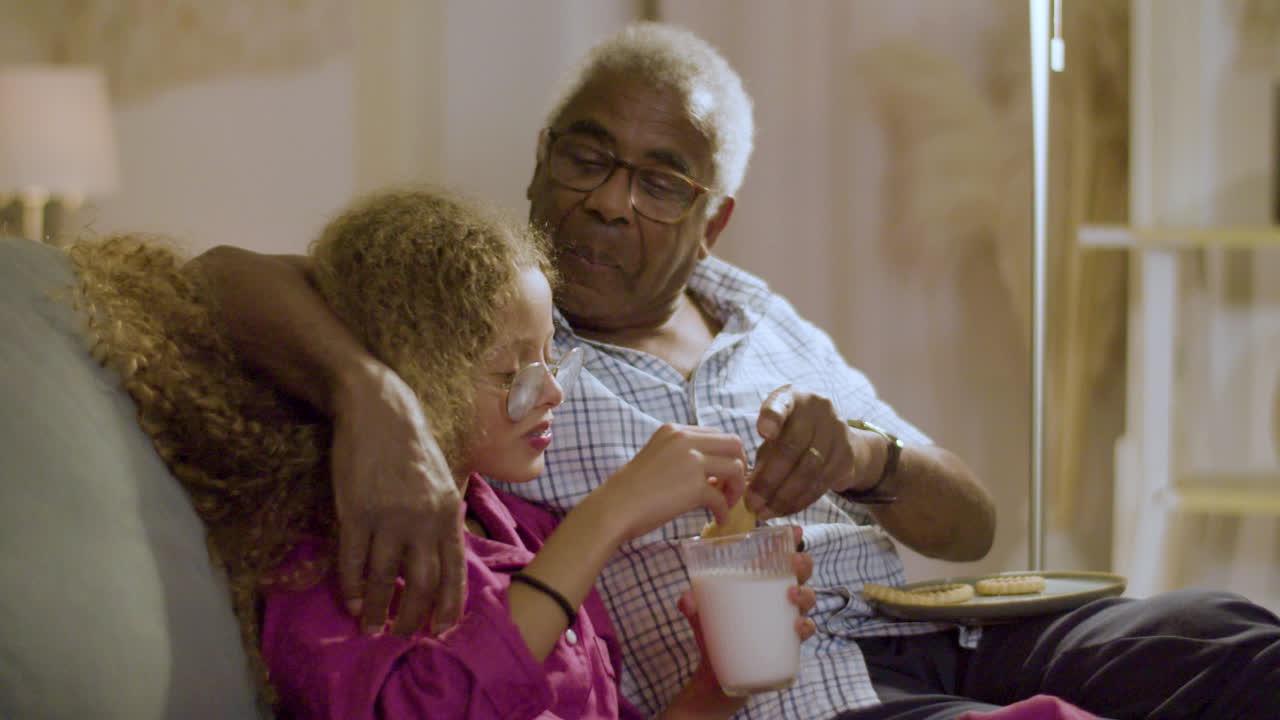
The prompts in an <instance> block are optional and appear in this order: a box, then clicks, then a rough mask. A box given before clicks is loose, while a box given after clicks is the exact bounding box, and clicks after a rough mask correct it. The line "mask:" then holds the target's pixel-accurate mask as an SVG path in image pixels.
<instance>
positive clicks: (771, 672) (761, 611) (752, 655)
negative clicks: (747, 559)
mask: <svg viewBox="0 0 1280 720" xmlns="http://www.w3.org/2000/svg"><path fill="white" fill-rule="evenodd" d="M690 581H691V583H692V585H693V594H694V599H695V600H696V601H697V603H698V617H699V620H700V621H701V623H702V630H703V635H704V637H705V639H706V643H707V652H708V653H709V654H710V655H711V667H712V669H713V670H715V673H716V679H717V680H719V681H720V686H721V688H723V689H724V691H725V693H726V694H729V695H749V694H751V693H755V692H762V691H766V690H779V689H781V688H785V687H787V686H789V685H791V683H792V681H793V680H795V675H796V671H797V669H798V668H799V664H800V636H799V635H797V634H796V631H795V621H796V618H797V617H798V615H797V613H796V608H795V606H794V605H792V604H791V603H790V602H789V601H788V600H787V588H789V587H791V586H792V585H794V584H795V582H796V579H795V576H794V575H761V574H759V573H756V572H752V571H749V570H748V571H743V570H703V571H700V572H695V573H691V575H690Z"/></svg>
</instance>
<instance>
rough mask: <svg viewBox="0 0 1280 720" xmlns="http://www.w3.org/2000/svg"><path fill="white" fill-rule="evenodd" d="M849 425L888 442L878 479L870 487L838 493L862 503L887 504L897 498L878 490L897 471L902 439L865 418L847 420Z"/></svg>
mask: <svg viewBox="0 0 1280 720" xmlns="http://www.w3.org/2000/svg"><path fill="white" fill-rule="evenodd" d="M847 422H848V424H849V427H851V428H853V429H854V430H867V431H869V432H873V433H875V434H877V435H879V436H880V437H882V438H884V439H885V442H887V443H888V449H887V451H886V454H885V457H884V470H883V471H882V472H881V473H880V479H879V480H876V481H875V483H874V484H872V485H871V487H868V488H863V489H862V490H847V491H845V492H842V493H840V494H841V495H842V496H843V497H845V498H846V499H848V500H852V501H853V502H856V503H859V504H862V505H888V504H889V503H891V502H893V501H895V500H897V499H898V498H897V496H895V495H885V494H883V493H882V492H881V491H880V488H882V487H884V484H885V481H887V480H888V479H889V478H891V477H893V476H894V474H895V473H896V472H898V459H899V458H901V457H902V448H903V447H905V446H904V445H903V444H902V441H901V440H899V439H898V438H897V436H896V435H894V434H893V433H891V432H889V431H888V430H885V429H884V428H882V427H880V426H879V425H873V424H872V423H869V422H867V421H866V420H849V421H847Z"/></svg>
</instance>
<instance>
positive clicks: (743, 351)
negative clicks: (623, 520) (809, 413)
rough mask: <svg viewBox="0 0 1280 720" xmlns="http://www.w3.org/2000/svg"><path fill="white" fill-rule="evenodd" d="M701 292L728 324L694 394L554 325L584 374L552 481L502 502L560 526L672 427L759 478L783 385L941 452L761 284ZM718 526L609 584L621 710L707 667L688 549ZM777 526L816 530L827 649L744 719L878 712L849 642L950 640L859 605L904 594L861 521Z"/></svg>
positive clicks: (810, 656) (623, 353)
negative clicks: (689, 613) (766, 428)
mask: <svg viewBox="0 0 1280 720" xmlns="http://www.w3.org/2000/svg"><path fill="white" fill-rule="evenodd" d="M689 287H690V290H691V291H692V292H693V293H694V294H696V295H697V296H698V297H699V298H700V299H701V300H703V301H704V302H705V304H706V306H707V307H708V308H712V309H713V310H712V311H713V312H715V313H718V315H719V317H720V320H721V321H722V322H723V324H724V328H723V330H722V331H721V332H720V334H719V335H718V336H717V337H716V338H715V340H714V342H713V343H712V344H711V347H710V348H709V349H708V350H707V352H706V354H705V355H704V356H703V358H702V361H701V363H700V364H699V366H698V368H697V370H696V371H695V372H694V374H693V377H692V379H691V380H686V379H685V378H683V377H681V375H680V374H679V373H678V372H676V371H675V370H674V369H673V368H671V367H670V366H669V365H668V364H667V363H666V362H664V361H662V360H660V359H658V358H656V357H654V356H652V355H649V354H647V353H644V352H640V351H636V350H630V349H626V348H619V347H615V346H611V345H605V344H601V343H596V342H592V341H589V340H585V339H582V338H579V337H577V336H576V335H575V334H574V333H573V330H572V329H571V328H569V326H568V324H567V323H566V322H565V321H564V318H563V317H561V316H560V315H559V313H557V314H556V323H557V330H556V338H555V345H556V347H555V350H556V352H557V353H563V352H565V351H567V350H568V349H569V348H571V347H573V346H575V345H578V346H581V347H582V348H583V350H584V351H585V353H586V358H587V359H586V367H585V368H584V371H583V373H582V376H581V378H580V379H579V381H578V385H577V386H576V387H575V388H574V390H573V394H572V396H571V398H570V399H569V400H568V401H567V402H566V403H565V404H564V405H563V406H562V407H561V408H559V409H557V411H556V420H555V427H554V430H555V439H554V441H553V442H552V445H551V447H550V448H549V449H548V451H547V471H546V474H545V475H544V476H543V477H542V478H540V479H539V480H538V481H536V482H533V483H528V484H518V485H503V486H502V487H503V488H504V489H506V490H508V491H510V492H513V493H515V494H517V495H521V496H523V497H526V498H528V499H530V500H532V501H534V502H538V503H540V504H543V505H546V506H548V507H550V508H551V509H552V510H553V511H555V512H557V513H561V514H563V513H565V512H567V511H568V509H569V508H571V507H572V506H573V505H575V504H576V503H578V502H579V501H580V500H581V499H582V498H583V497H585V496H586V494H587V493H589V492H590V491H591V490H592V489H594V488H595V487H596V486H598V485H599V484H600V483H601V482H602V481H603V480H605V479H606V478H608V477H609V475H610V474H611V473H613V472H614V471H615V470H617V469H618V468H619V467H621V466H622V465H623V464H625V463H626V462H627V461H628V460H630V459H631V458H632V457H633V456H634V455H635V454H636V453H637V452H638V451H639V450H640V448H641V447H643V446H644V444H645V443H646V442H647V441H648V440H649V437H650V436H651V435H652V434H653V433H654V431H655V430H657V429H658V427H659V426H660V425H662V424H664V423H682V424H687V425H702V426H706V427H715V428H719V429H720V430H723V431H726V432H732V433H736V434H737V435H739V436H740V437H741V438H742V441H743V444H744V445H745V447H746V452H747V459H748V461H750V462H754V459H755V454H756V450H757V449H758V447H759V445H760V438H759V436H758V435H757V434H756V432H755V424H756V417H757V415H758V414H759V411H760V405H761V403H763V402H764V399H765V397H766V396H767V395H768V394H769V393H770V392H771V391H772V390H774V389H775V388H778V387H780V386H782V385H785V384H787V383H790V384H791V385H793V386H794V387H795V388H797V389H799V390H806V391H809V392H814V393H817V394H820V395H823V396H826V397H828V398H830V399H831V400H832V401H833V402H834V403H835V405H836V407H837V409H838V410H839V412H840V414H841V416H842V417H845V418H848V419H861V420H868V421H870V422H873V423H875V424H877V425H879V426H881V427H884V428H886V429H887V430H889V432H892V433H893V434H895V435H897V436H898V437H900V438H902V440H903V441H904V442H906V443H908V444H912V443H927V442H929V440H928V438H926V437H925V436H924V435H923V434H922V433H921V432H920V431H919V430H917V429H916V428H914V427H912V426H911V425H910V424H908V423H907V422H906V421H904V420H902V419H901V418H899V417H898V415H897V414H896V413H895V412H894V411H893V409H892V408H890V407H889V406H888V405H886V404H885V403H883V402H881V401H880V400H879V399H878V398H877V397H876V394H875V390H874V388H873V387H872V386H871V383H870V382H869V381H868V380H867V378H866V377H865V376H864V375H863V374H862V373H860V372H858V371H857V370H854V369H853V368H851V367H849V365H848V364H847V363H846V362H845V361H844V359H843V358H842V357H841V356H840V353H839V352H838V351H837V350H836V348H835V345H834V344H833V343H832V341H831V339H830V338H829V337H828V336H827V335H826V334H825V333H823V332H822V331H821V330H819V329H818V328H817V327H815V326H814V325H812V324H811V323H809V322H807V321H805V320H804V319H802V318H801V317H800V316H799V315H797V314H796V312H795V310H794V309H793V308H792V307H791V305H790V304H789V303H788V302H787V301H786V300H785V299H783V298H782V297H780V296H778V295H776V294H774V293H773V292H771V291H770V290H769V288H768V287H767V286H766V285H765V283H764V282H763V281H762V280H760V279H758V278H756V277H754V276H752V275H750V274H749V273H746V272H744V271H742V270H740V269H738V268H735V267H733V266H731V265H729V264H728V263H725V262H724V261H721V260H718V259H716V258H707V259H706V260H703V261H702V262H701V263H700V264H699V265H698V267H697V269H696V270H695V272H694V275H693V277H692V278H691V279H690V282H689ZM708 517H709V516H708V514H707V513H706V512H705V511H701V510H700V511H697V512H694V513H689V514H687V515H685V516H683V517H680V518H678V519H676V520H675V521H673V522H671V523H669V524H667V525H666V526H664V527H662V528H660V529H658V530H656V531H654V532H652V533H650V534H648V535H645V536H643V537H640V538H637V539H636V540H634V541H632V542H630V543H628V544H626V545H624V546H623V548H622V549H621V551H620V552H619V553H618V554H617V555H616V556H615V557H614V559H613V560H612V561H611V562H610V563H609V565H608V566H607V567H606V568H605V570H604V573H603V574H602V576H601V578H600V581H599V583H598V584H597V587H598V588H599V589H600V592H601V593H602V594H603V596H604V599H605V603H606V604H607V605H608V607H609V612H610V614H611V616H612V617H613V620H614V623H615V625H616V626H617V629H618V633H619V635H620V636H621V639H622V643H623V667H622V668H621V673H622V691H623V694H624V695H625V696H626V697H627V698H628V699H630V700H631V701H632V702H634V703H635V704H636V705H637V706H638V707H639V708H640V709H642V710H644V711H645V712H647V713H648V714H650V715H655V714H657V713H658V712H659V711H661V710H662V708H664V707H665V706H666V704H667V703H668V702H669V701H670V699H671V698H672V696H674V695H675V694H676V693H677V692H678V691H679V690H680V688H682V687H683V686H684V683H685V682H686V681H687V680H688V679H689V676H690V675H691V674H692V673H693V670H694V667H695V665H696V663H697V660H698V651H697V647H696V645H695V644H694V640H693V634H692V631H691V630H690V629H689V626H688V623H687V622H686V620H685V619H684V616H683V615H681V614H680V611H679V610H677V609H676V599H677V598H678V597H679V596H680V594H681V593H682V592H684V591H685V590H687V589H688V587H689V580H688V576H687V575H686V573H685V570H684V566H683V565H682V564H681V561H680V557H679V554H678V552H677V549H676V541H677V540H678V539H679V538H683V537H690V536H692V535H696V534H697V533H698V531H699V530H700V529H701V527H702V525H703V523H705V522H706V520H707V519H708ZM772 522H780V523H787V524H799V525H802V526H803V527H804V537H805V545H806V549H807V551H808V552H809V553H810V554H811V555H812V556H813V561H814V573H813V578H812V579H811V580H810V582H809V584H810V586H811V587H813V588H814V589H815V590H816V591H817V593H818V605H817V607H816V608H815V609H814V611H813V613H812V614H811V617H812V618H813V619H814V620H815V622H816V623H817V626H818V634H817V635H816V636H815V637H813V638H812V639H810V640H808V641H806V642H805V643H804V644H803V645H802V647H801V671H800V675H799V677H798V678H797V680H796V683H795V685H794V686H792V687H791V689H789V690H786V691H783V692H773V693H764V694H762V695H758V696H756V697H755V698H753V699H752V701H751V703H750V705H749V706H748V707H747V709H746V710H744V711H742V712H741V713H739V715H738V717H741V718H821V717H830V716H832V715H834V714H836V713H837V712H839V711H840V710H845V709H851V708H857V707H862V706H865V705H871V704H875V703H876V702H877V699H876V695H875V692H874V690H873V689H872V687H871V683H870V680H869V679H868V677H867V670H866V666H865V664H864V662H863V660H862V654H861V652H860V651H859V650H858V646H857V644H856V643H854V642H853V639H852V638H854V637H855V636H859V635H864V636H865V635H907V634H917V633H922V632H930V631H936V630H938V629H941V627H942V626H939V625H934V624H926V623H903V622H896V621H890V620H886V619H884V618H883V617H879V616H876V615H874V614H873V613H872V611H871V608H870V607H869V606H868V605H867V604H866V602H864V601H863V599H862V596H861V595H860V594H859V591H860V589H861V587H862V584H863V583H864V582H876V583H881V584H884V585H899V584H901V583H902V582H904V575H903V569H902V562H901V560H900V559H899V558H898V556H897V554H896V552H895V550H894V547H893V544H892V543H891V541H890V540H889V537H888V536H887V534H886V533H885V532H884V531H883V530H881V529H880V528H879V527H878V526H876V525H874V524H873V523H872V520H871V516H870V514H869V513H867V512H866V511H865V510H864V509H862V508H860V507H859V506H856V505H853V504H851V503H848V502H846V501H844V500H843V499H841V498H839V497H837V496H835V495H834V494H831V493H828V495H827V496H826V497H824V498H823V499H821V500H819V501H818V502H817V503H815V504H814V505H812V506H811V507H809V508H808V509H806V510H804V511H802V512H800V513H797V514H795V515H792V516H788V517H785V518H780V519H778V520H775V521H772Z"/></svg>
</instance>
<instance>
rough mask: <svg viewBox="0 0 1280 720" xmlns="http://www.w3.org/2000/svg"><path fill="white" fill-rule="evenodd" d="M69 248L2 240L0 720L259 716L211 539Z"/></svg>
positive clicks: (0, 342) (0, 251) (0, 254)
mask: <svg viewBox="0 0 1280 720" xmlns="http://www.w3.org/2000/svg"><path fill="white" fill-rule="evenodd" d="M73 282H74V277H73V274H72V272H71V270H70V267H69V264H68V262H67V260H66V258H65V256H64V255H63V253H62V252H61V251H59V250H58V249H56V248H53V247H51V246H48V245H44V244H39V243H34V242H31V241H28V240H23V239H20V238H0V577H3V582H4V592H3V594H0V618H2V620H0V717H3V718H128V719H129V720H147V719H150V718H261V717H267V716H268V715H269V713H267V712H266V711H265V710H264V709H263V708H262V707H261V706H260V704H259V703H258V702H257V700H256V694H255V692H254V683H253V681H252V677H251V674H250V671H249V664H248V660H247V657H246V655H245V653H244V651H243V649H242V647H241V644H240V633H239V630H238V627H237V625H236V621H235V618H234V616H233V614H232V611H231V603H230V599H229V597H228V595H227V592H226V588H225V585H224V583H223V580H222V578H221V577H220V575H219V573H218V571H217V569H216V568H215V567H214V566H213V565H212V564H211V563H210V561H209V556H208V553H207V551H206V548H205V541H204V531H203V528H202V526H201V523H200V521H199V519H198V518H197V517H196V514H195V512H194V511H193V510H192V508H191V506H190V503H189V502H188V500H187V497H186V495H185V493H184V491H183V489H182V487H181V486H180V485H179V484H178V482H177V481H176V480H175V479H174V478H173V477H172V476H171V475H170V473H169V472H168V470H167V468H166V467H165V465H164V463H163V462H162V461H161V460H160V458H159V456H158V455H157V454H156V452H155V451H154V449H153V448H152V446H151V442H150V440H149V439H148V437H147V436H146V435H145V434H144V433H143V432H142V431H141V430H140V429H139V427H138V424H137V422H136V421H135V414H134V406H133V403H132V401H131V400H130V398H129V396H128V395H127V394H126V393H125V392H124V391H123V390H122V389H121V387H120V385H119V382H118V381H117V380H116V378H115V376H114V375H113V374H112V373H110V372H109V371H107V370H105V369H103V368H101V367H99V366H98V364H97V363H96V362H95V361H94V360H93V359H92V358H91V357H90V355H89V354H88V352H87V350H86V344H85V342H84V341H83V339H82V337H81V335H80V334H79V331H78V327H79V320H78V317H77V315H76V313H75V312H74V311H73V309H72V307H71V304H70V297H69V293H68V288H70V287H71V286H72V284H73Z"/></svg>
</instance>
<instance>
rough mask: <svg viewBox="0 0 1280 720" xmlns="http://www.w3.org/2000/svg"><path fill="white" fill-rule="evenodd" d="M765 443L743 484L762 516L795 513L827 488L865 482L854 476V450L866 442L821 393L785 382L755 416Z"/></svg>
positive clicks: (750, 504)
mask: <svg viewBox="0 0 1280 720" xmlns="http://www.w3.org/2000/svg"><path fill="white" fill-rule="evenodd" d="M756 431H757V432H759V433H760V436H761V437H763V438H764V443H763V444H762V445H761V446H760V450H759V451H758V452H757V453H756V466H755V470H754V471H753V472H752V476H751V479H750V483H749V485H748V487H747V505H748V507H750V508H751V509H752V510H755V511H756V512H757V513H759V514H760V516H761V518H762V519H764V518H769V517H777V516H780V515H789V514H791V513H794V512H799V511H800V510H803V509H805V508H807V507H809V506H810V505H812V504H813V502H814V501H816V500H817V499H818V498H820V497H822V495H823V494H824V493H826V492H827V491H828V490H836V491H843V490H850V489H856V488H857V487H860V486H861V485H866V484H868V483H870V482H873V479H872V480H865V481H863V482H861V483H859V481H858V478H857V477H856V472H857V462H856V456H855V450H857V451H858V452H867V450H866V448H865V447H857V446H856V445H855V444H859V443H864V441H862V440H860V439H859V438H858V437H857V435H856V434H854V433H853V432H852V431H851V429H850V428H849V426H848V424H846V423H845V421H844V419H843V418H841V417H839V416H838V415H837V414H836V409H835V405H833V404H832V403H831V401H830V400H829V399H827V398H825V397H822V396H820V395H814V394H812V393H806V392H798V391H796V390H793V389H792V388H791V386H790V385H784V386H782V387H780V388H778V389H777V390H774V391H773V392H772V393H769V397H768V398H766V399H765V401H764V405H762V406H761V408H760V417H759V419H758V420H757V421H756Z"/></svg>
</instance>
